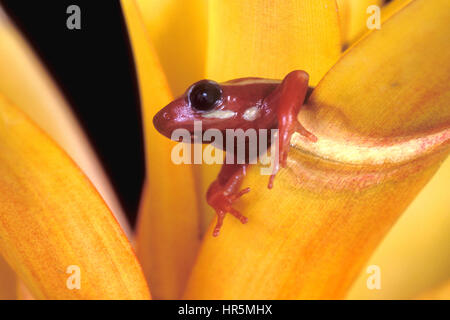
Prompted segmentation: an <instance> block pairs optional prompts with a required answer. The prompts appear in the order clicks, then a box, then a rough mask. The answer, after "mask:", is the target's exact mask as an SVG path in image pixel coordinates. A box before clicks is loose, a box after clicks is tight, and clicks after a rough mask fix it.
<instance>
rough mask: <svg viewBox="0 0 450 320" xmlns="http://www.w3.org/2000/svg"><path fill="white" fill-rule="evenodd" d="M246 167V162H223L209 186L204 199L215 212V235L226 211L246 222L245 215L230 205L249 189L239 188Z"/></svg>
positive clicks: (217, 233)
mask: <svg viewBox="0 0 450 320" xmlns="http://www.w3.org/2000/svg"><path fill="white" fill-rule="evenodd" d="M247 167H248V164H223V165H222V169H221V170H220V173H219V176H218V177H217V179H216V180H215V181H214V182H213V183H212V184H211V185H210V186H209V189H208V192H207V193H206V199H207V202H208V204H209V205H210V206H211V207H213V208H214V210H215V211H216V213H217V223H216V226H215V228H214V231H213V236H215V237H216V236H218V235H219V231H220V228H221V227H222V224H223V220H224V218H225V215H226V214H227V213H231V214H232V215H233V216H235V217H236V218H237V219H238V220H239V221H241V222H242V223H247V217H245V216H244V215H242V214H241V213H240V212H239V211H238V210H236V209H234V208H233V207H232V205H233V203H234V202H235V201H236V200H237V199H239V198H240V197H242V196H243V195H244V194H246V193H248V192H249V191H250V188H245V189H242V190H239V188H240V186H241V184H242V180H243V179H244V177H245V173H246V168H247Z"/></svg>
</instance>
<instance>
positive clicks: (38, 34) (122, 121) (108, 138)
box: [0, 0, 145, 223]
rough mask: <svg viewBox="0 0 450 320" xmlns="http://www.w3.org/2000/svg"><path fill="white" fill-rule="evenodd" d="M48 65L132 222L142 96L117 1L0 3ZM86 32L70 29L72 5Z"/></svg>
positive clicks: (140, 157) (139, 169)
mask: <svg viewBox="0 0 450 320" xmlns="http://www.w3.org/2000/svg"><path fill="white" fill-rule="evenodd" d="M0 4H1V5H2V7H3V8H4V9H5V10H6V12H7V13H8V15H9V16H10V17H11V18H12V19H13V21H14V22H15V23H16V25H17V26H18V27H19V29H20V30H21V31H22V33H23V34H24V35H25V37H26V38H27V40H28V42H29V43H30V44H31V45H32V47H33V48H34V50H35V52H36V53H37V54H38V56H39V57H40V58H41V60H42V61H43V62H44V64H45V65H46V67H47V69H48V70H49V72H50V73H51V75H52V76H53V78H54V80H55V81H56V83H57V84H58V85H59V87H60V89H61V91H62V92H63V94H64V95H65V97H66V99H67V101H68V102H69V104H70V105H71V107H72V108H73V110H74V112H75V114H76V115H77V117H78V119H79V121H80V123H81V124H82V126H83V128H84V130H85V132H87V134H88V137H89V138H90V141H91V143H92V145H93V147H94V148H95V150H96V152H97V154H98V156H99V158H100V160H101V162H102V164H103V166H104V168H105V170H106V172H107V173H108V175H109V177H110V180H111V181H112V184H113V186H114V188H115V190H116V193H117V195H118V196H119V199H120V201H121V203H122V205H123V207H124V209H125V211H126V213H127V215H128V216H129V219H130V221H131V222H132V223H134V221H135V218H136V211H137V207H138V203H139V197H140V190H141V186H142V183H143V180H144V176H145V168H144V154H143V138H142V125H141V115H140V105H139V93H138V88H137V80H136V75H135V69H134V63H133V58H132V52H131V47H130V44H129V40H128V35H127V31H126V26H125V21H124V18H123V16H122V12H121V7H120V2H119V1H118V0H106V1H105V0H95V1H93V0H71V1H65V0H58V1H54V0H39V1H30V0H0ZM72 4H75V5H78V6H79V7H80V8H81V30H69V29H67V27H66V20H67V18H68V17H69V14H67V13H66V10H67V7H68V6H69V5H72Z"/></svg>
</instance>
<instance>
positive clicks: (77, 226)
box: [0, 97, 150, 299]
mask: <svg viewBox="0 0 450 320" xmlns="http://www.w3.org/2000/svg"><path fill="white" fill-rule="evenodd" d="M0 176H1V179H0V193H1V194H2V197H0V252H1V253H2V255H3V256H4V257H5V260H6V261H7V262H8V263H9V265H10V266H11V267H12V268H13V269H14V271H15V272H16V273H17V274H18V276H19V277H20V278H21V279H22V280H23V281H24V283H25V285H26V286H27V287H28V289H29V290H30V292H31V293H32V295H33V296H34V297H35V298H37V299H148V298H150V293H149V290H148V288H147V284H146V282H145V279H144V275H143V273H142V271H141V268H140V265H139V263H138V261H137V259H136V257H135V256H134V253H133V250H132V248H131V245H130V243H129V242H128V240H127V238H126V236H125V234H124V233H123V231H122V229H121V228H120V226H119V224H118V223H117V221H116V219H114V216H113V215H112V214H111V212H110V211H109V209H108V207H107V206H106V204H105V202H104V201H103V199H102V198H101V197H100V195H99V194H98V193H97V191H96V190H95V189H94V187H93V186H92V184H91V183H90V181H89V180H88V179H87V177H86V176H85V175H84V174H83V173H82V172H81V171H80V170H79V169H78V167H77V166H76V165H75V164H74V163H73V162H72V160H71V159H70V158H69V157H68V156H67V155H66V154H65V153H64V152H63V151H62V150H61V149H60V148H59V147H57V145H56V144H55V143H54V142H53V141H51V140H50V139H49V138H48V136H47V135H45V134H44V133H43V132H42V131H41V130H40V129H39V128H37V127H36V126H35V125H34V124H33V123H31V121H30V120H29V119H28V118H27V117H26V116H25V115H24V114H23V113H22V112H20V111H19V110H18V109H17V108H15V107H13V106H12V105H11V104H10V103H8V102H7V100H5V98H3V97H0ZM71 276H75V277H76V278H73V279H72V278H70V277H71ZM72 280H73V281H74V283H75V287H72Z"/></svg>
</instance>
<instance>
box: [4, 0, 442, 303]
mask: <svg viewBox="0 0 450 320" xmlns="http://www.w3.org/2000/svg"><path fill="white" fill-rule="evenodd" d="M373 2H375V3H373ZM121 3H122V7H123V11H124V15H125V18H126V21H127V27H128V30H129V34H130V39H131V43H132V47H133V52H134V57H135V63H136V67H137V73H138V79H139V84H140V89H141V90H140V93H141V101H142V110H143V115H144V127H145V138H146V158H147V174H148V176H147V182H146V186H145V189H144V192H143V197H142V205H141V208H140V212H139V220H138V224H137V230H136V233H135V244H136V252H137V258H136V257H135V256H134V254H133V250H132V247H131V245H130V242H129V240H127V237H126V236H125V235H124V233H123V232H122V230H121V228H120V227H119V223H118V222H117V221H116V220H115V219H114V216H113V215H112V213H111V211H110V210H109V209H108V207H107V206H106V205H105V202H103V199H105V201H106V202H107V203H108V205H109V207H110V208H111V210H112V211H113V212H114V214H115V215H116V216H117V217H119V221H122V219H120V217H121V216H122V215H121V213H120V210H119V209H118V207H117V206H114V201H115V200H114V199H115V198H114V195H113V194H112V192H111V191H110V188H108V183H107V181H106V179H105V178H104V177H103V174H102V173H101V169H99V165H97V164H96V162H94V160H92V159H93V156H92V152H91V151H90V149H89V147H87V144H86V143H85V142H84V141H85V140H84V138H82V133H81V132H80V131H79V130H78V129H76V128H77V126H76V124H75V123H74V122H73V120H71V119H72V118H71V116H70V115H69V114H68V112H67V110H68V108H67V107H66V105H65V103H64V101H63V100H62V99H61V98H59V95H58V93H57V92H56V91H55V89H54V88H53V86H52V84H51V83H50V81H49V80H48V78H47V77H46V76H45V75H44V72H43V71H42V70H41V68H40V67H39V65H38V63H37V62H36V60H35V59H34V58H32V57H30V53H29V51H28V49H27V48H26V46H25V45H24V44H23V43H22V42H21V41H22V40H21V39H20V37H19V36H18V35H17V33H16V32H15V31H14V29H12V27H11V25H10V24H9V23H7V22H6V20H5V18H2V19H1V20H0V22H1V25H0V40H1V42H0V52H1V53H2V54H4V57H5V58H2V61H0V73H1V74H2V77H1V79H0V93H1V96H2V98H0V150H1V152H0V177H1V178H0V193H1V195H2V196H1V197H0V222H1V223H0V251H1V252H2V254H3V256H4V257H5V260H6V261H7V262H8V263H9V265H10V266H11V267H12V269H13V270H14V271H15V273H16V274H17V275H18V277H19V278H20V279H21V281H23V283H24V284H25V285H26V287H27V288H28V290H29V291H30V292H31V294H32V295H33V296H34V297H35V298H39V299H44V298H49V299H64V298H71V299H72V298H81V299H93V298H99V299H110V298H119V299H147V298H150V292H149V289H148V288H147V282H146V280H145V279H144V274H145V278H146V279H147V281H148V284H149V287H150V289H151V292H152V295H153V297H154V298H159V299H177V298H188V299H323V298H331V299H340V298H344V297H346V295H347V294H348V292H349V289H350V287H351V285H352V284H353V283H354V282H355V279H356V277H357V276H358V274H359V273H360V272H361V271H365V268H364V267H365V266H366V263H367V262H368V260H369V258H370V256H371V254H372V253H373V252H374V250H375V249H376V248H377V247H378V246H379V245H380V243H381V241H382V239H383V238H384V237H385V235H386V234H387V233H388V231H389V229H390V228H391V227H392V226H393V225H394V223H395V221H396V220H397V219H398V218H399V217H400V216H401V214H402V213H403V212H404V211H405V210H406V208H407V207H408V206H409V205H410V203H411V202H412V201H413V200H414V199H415V198H416V196H417V195H418V194H419V191H420V190H421V189H422V188H423V187H424V186H425V185H426V184H427V183H428V182H429V180H430V179H431V178H432V177H433V175H434V173H435V172H436V171H437V170H438V168H439V167H440V165H441V164H442V163H443V162H444V160H445V159H446V157H447V155H448V152H449V150H450V146H449V145H450V144H449V141H450V107H449V105H448V101H449V97H450V96H449V94H450V87H449V80H450V79H449V74H450V56H449V52H450V50H449V42H448V41H447V40H448V39H447V35H446V31H447V29H448V25H449V21H450V20H449V18H450V16H449V12H450V10H449V9H450V5H449V4H448V1H446V0H435V1H432V2H430V1H426V0H411V1H402V0H400V1H393V2H391V3H389V5H387V6H386V7H383V9H382V11H381V19H382V21H383V23H382V24H381V28H380V29H375V30H372V31H370V32H365V30H367V28H366V19H367V17H368V16H369V15H368V14H367V12H366V8H367V7H369V5H376V4H377V5H381V1H365V0H364V1H363V0H361V1H350V0H347V1H346V0H341V1H338V4H336V2H335V1H334V0H286V1H282V2H281V1H280V2H275V1H269V0H251V1H237V0H236V1H234V0H230V1H215V0H213V1H205V0H194V1H189V2H186V1H176V0H172V1H166V2H161V1H145V0H142V1H140V0H137V1H132V0H123V1H122V2H121ZM338 9H339V10H338ZM361 35H362V36H361ZM355 41H356V42H355ZM343 47H349V48H348V49H347V50H346V51H345V52H343V53H342V49H341V48H343ZM24 64H27V66H26V68H21V66H23V65H24ZM6 66H8V68H10V70H13V71H14V72H10V73H9V74H10V76H3V75H6V71H5V70H6ZM297 69H302V70H306V71H307V72H308V73H309V75H310V84H311V85H312V86H313V87H314V90H313V91H312V93H311V95H310V96H309V97H308V100H307V106H306V107H305V108H303V109H302V111H301V112H300V114H299V119H300V120H301V123H302V124H304V125H305V127H306V128H307V129H308V130H310V131H312V132H313V133H314V134H315V135H316V136H317V138H318V141H317V142H315V143H314V142H311V141H309V140H307V139H305V138H304V137H302V136H301V135H300V134H294V136H293V137H292V139H291V149H290V152H289V156H288V159H287V168H285V169H283V170H280V172H279V173H278V176H277V182H276V184H275V186H274V188H273V189H272V190H268V189H267V188H266V186H267V176H261V175H260V174H259V172H260V171H259V168H258V166H254V167H253V168H251V169H250V170H249V172H248V173H247V176H246V178H245V181H244V182H245V185H246V186H249V187H250V188H251V189H252V192H251V193H249V194H248V195H246V197H243V198H242V199H240V200H239V201H238V202H236V208H237V209H239V210H240V211H241V212H242V213H243V214H245V216H247V217H248V219H249V222H248V223H247V224H246V225H242V224H241V223H240V222H239V221H237V220H236V219H225V221H224V225H223V230H222V231H221V235H220V236H219V237H218V238H213V237H211V236H210V234H211V232H212V228H213V227H214V221H213V212H212V210H211V209H210V208H209V207H208V206H207V204H206V202H205V199H204V194H205V191H206V188H207V187H208V185H209V183H210V182H211V181H212V180H213V179H214V178H215V175H216V174H217V170H218V168H217V167H216V166H210V165H202V166H189V165H176V164H174V163H172V161H171V158H170V154H171V150H172V148H173V146H174V145H175V142H172V141H169V140H168V139H166V138H164V137H162V136H160V135H159V134H158V133H157V132H156V130H155V129H154V127H153V125H152V118H153V116H154V114H155V113H156V112H157V111H159V109H161V108H162V107H163V106H165V105H166V104H167V103H169V102H170V101H172V100H173V98H174V96H175V95H178V94H180V93H182V92H183V91H184V90H185V88H187V87H188V86H189V84H191V83H193V82H195V81H197V80H199V79H202V78H209V79H214V80H216V81H219V82H221V81H225V80H229V79H234V78H239V77H264V78H273V79H281V78H282V77H283V76H284V75H286V74H288V73H289V72H290V71H292V70H297ZM11 74H12V75H11ZM17 83H21V91H22V92H25V94H19V91H18V90H17ZM37 87H39V89H36V88H37ZM49 109H51V110H52V113H51V114H52V115H53V116H52V117H53V118H48V117H47V114H48V113H45V115H46V116H42V115H43V114H44V113H43V111H44V110H49ZM25 114H27V116H26V115H25ZM28 117H29V118H28ZM30 118H31V119H32V120H30ZM32 121H34V122H32ZM61 123H63V125H62V126H61ZM39 127H40V128H41V129H43V130H44V131H45V132H46V134H45V133H44V132H43V131H41V130H40V129H38V128H39ZM61 128H64V129H65V130H64V132H68V131H69V133H68V134H67V135H64V136H63V138H61V135H58V133H60V132H62V130H61ZM67 128H70V130H67ZM47 134H48V135H49V136H52V137H53V139H55V140H56V143H55V142H53V140H51V139H50V138H49V137H48V136H47ZM58 137H59V140H58V139H57V138H58ZM62 149H63V150H65V151H66V152H67V153H68V154H69V155H70V157H71V158H72V159H74V160H75V162H76V163H77V164H78V166H79V167H80V168H81V169H79V168H78V167H77V166H76V165H75V164H74V163H73V162H72V161H71V160H70V158H69V157H68V156H67V155H66V153H64V152H63V151H62ZM82 172H84V173H85V174H86V175H87V176H88V177H89V179H90V180H91V181H92V182H93V184H94V185H95V188H94V187H93V186H92V185H91V183H90V181H89V180H88V179H87V178H86V177H85V176H84V175H83V173H82ZM448 177H449V163H448V161H447V162H445V163H444V165H443V167H442V169H441V170H440V172H439V174H437V175H436V176H435V177H434V178H433V180H432V181H431V182H430V183H429V184H428V185H427V187H426V188H425V189H424V190H423V191H422V192H421V193H420V195H419V196H418V197H417V198H416V199H415V201H414V203H413V204H412V205H411V206H410V207H409V208H408V212H407V213H405V215H404V217H413V218H412V220H411V219H410V220H409V221H410V222H411V221H413V222H414V221H419V220H417V218H416V220H414V215H415V214H417V212H418V210H421V209H423V208H421V207H420V201H422V203H423V199H425V201H433V200H434V201H435V203H432V204H431V205H430V207H429V208H425V209H423V210H424V212H423V213H422V214H421V215H419V218H418V219H423V220H424V221H425V222H424V223H425V224H428V226H435V225H439V226H442V228H443V229H441V230H442V233H441V234H448V227H449V224H450V222H449V216H448V213H449V212H450V206H449V202H448V199H447V198H445V197H442V196H439V195H442V194H443V192H444V191H443V190H445V189H446V188H448ZM446 179H447V180H446ZM100 194H101V195H102V197H103V199H102V197H101V196H100ZM424 197H425V198H424ZM424 216H426V219H425V218H423V217H424ZM121 223H122V226H124V225H125V224H126V223H125V222H124V221H122V222H121ZM410 224H411V223H410ZM398 226H400V227H401V226H402V224H401V223H400V224H399V225H398ZM398 226H396V227H398ZM413 227H414V225H413ZM397 229H398V228H397ZM396 232H397V233H395V232H394V233H392V234H393V235H394V236H395V237H394V238H393V237H392V236H391V235H390V236H389V237H388V238H386V241H385V243H384V244H383V245H384V247H386V242H389V241H388V240H390V239H394V240H395V239H397V241H394V240H390V241H391V243H392V244H391V246H390V247H386V248H387V249H386V251H385V252H389V250H391V251H392V250H393V249H392V248H395V246H396V245H398V244H399V243H402V240H404V238H405V237H408V241H409V243H408V242H406V245H405V246H404V247H402V248H401V249H402V250H403V249H404V248H405V247H407V246H408V244H409V247H411V248H416V247H417V248H420V249H421V250H415V251H416V252H415V256H413V255H409V256H408V255H405V256H404V257H407V259H409V260H408V262H409V263H411V264H412V262H414V261H416V262H417V261H419V259H423V257H424V256H423V255H422V254H424V255H425V253H424V252H423V251H425V248H434V252H435V255H434V256H433V255H430V254H429V253H428V252H427V253H426V258H427V259H428V258H429V259H428V261H427V262H428V263H430V264H432V263H433V259H434V261H437V260H438V258H441V261H440V262H439V265H440V266H441V268H442V271H439V272H436V273H433V272H429V273H428V276H427V277H428V280H429V282H427V283H425V282H422V283H421V284H420V283H419V284H417V285H415V286H413V288H411V287H410V288H407V289H406V291H404V292H397V293H395V294H396V295H395V294H393V293H392V292H393V291H392V289H391V291H390V289H389V288H386V287H389V285H391V286H394V284H393V282H392V281H391V282H390V283H389V285H388V284H386V283H384V285H383V288H382V290H379V291H378V292H380V293H383V292H388V293H386V294H384V295H383V294H381V295H380V296H381V297H384V298H389V297H412V296H413V295H415V294H416V293H417V292H418V291H420V290H422V289H425V288H427V286H431V285H433V284H435V283H438V282H439V281H442V280H445V279H447V278H448V277H449V276H450V275H449V274H448V270H449V268H448V266H449V265H450V263H449V262H448V259H446V260H445V261H444V262H442V253H443V252H446V251H445V250H448V243H449V241H445V239H447V240H448V237H447V238H441V239H440V240H439V239H438V236H437V232H436V230H424V231H421V232H422V234H426V236H428V237H429V238H430V239H436V241H435V243H432V245H430V247H424V245H423V240H420V239H417V238H418V237H417V236H416V234H413V232H418V231H417V230H412V229H411V228H405V231H401V228H400V231H399V230H396ZM130 234H131V233H130ZM383 245H381V246H380V247H379V250H380V249H382V248H383ZM389 248H391V249H389ZM377 254H378V257H379V258H380V257H381V258H380V260H378V261H374V263H370V262H369V264H374V265H376V266H375V267H377V268H378V269H377V268H375V269H373V268H372V269H370V270H378V272H381V273H382V274H383V275H384V274H385V273H384V272H385V271H386V277H387V279H389V271H392V270H395V267H392V265H391V266H390V265H389V262H386V261H387V259H388V258H392V257H393V255H390V256H389V255H385V256H386V257H387V258H384V259H382V254H381V255H380V253H377ZM394 254H397V253H396V252H395V253H394ZM414 257H415V260H414ZM433 257H434V258H433ZM372 261H373V260H372ZM140 265H141V266H142V270H143V272H142V270H141V267H140ZM422 265H423V264H422ZM69 266H75V269H74V270H79V272H81V274H82V275H83V277H82V285H81V287H80V288H79V289H77V290H69V289H68V288H67V285H68V283H67V281H68V279H67V277H68V274H67V273H66V270H67V268H68V267H69ZM442 266H444V267H442ZM1 268H2V270H3V269H5V270H6V268H5V267H1ZM76 268H78V269H76ZM410 269H411V270H412V271H411V270H410V271H408V272H413V270H414V266H413V265H411V268H410ZM431 269H432V268H431ZM2 270H0V271H2ZM55 270H56V271H55ZM416 270H417V269H416ZM408 272H405V274H406V275H405V274H404V275H399V274H396V275H397V277H398V278H397V281H399V282H400V283H401V279H402V277H403V278H408ZM2 273H3V271H2ZM411 274H412V273H410V275H409V276H411ZM363 276H364V274H363ZM363 276H361V278H360V279H358V281H357V282H356V284H355V286H354V289H353V290H352V292H351V294H350V297H353V298H364V297H367V293H364V292H363V291H362V289H360V288H361V283H364V285H366V280H367V275H366V276H365V277H363ZM383 277H384V276H383ZM383 279H384V278H383ZM409 281H411V279H409ZM358 286H359V287H358ZM358 288H359V289H358ZM365 290H366V291H368V289H367V287H365ZM389 292H390V293H389ZM440 292H446V291H445V290H442V291H440ZM389 294H391V295H390V296H389Z"/></svg>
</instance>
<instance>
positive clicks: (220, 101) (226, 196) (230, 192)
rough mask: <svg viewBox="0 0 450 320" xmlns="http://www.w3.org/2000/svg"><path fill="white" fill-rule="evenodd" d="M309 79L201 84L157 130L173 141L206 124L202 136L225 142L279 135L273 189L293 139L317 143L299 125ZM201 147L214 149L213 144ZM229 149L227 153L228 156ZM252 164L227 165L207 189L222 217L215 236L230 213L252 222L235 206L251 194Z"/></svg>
mask: <svg viewBox="0 0 450 320" xmlns="http://www.w3.org/2000/svg"><path fill="white" fill-rule="evenodd" d="M308 79H309V76H308V74H307V73H306V72H305V71H301V70H295V71H292V72H290V73H289V74H288V75H286V77H285V78H284V79H283V80H281V81H280V80H270V79H263V78H241V79H235V80H231V81H227V82H224V83H220V84H219V83H217V82H214V81H211V80H201V81H199V82H196V83H194V84H193V85H191V86H190V87H189V89H188V90H187V91H186V93H185V94H184V95H182V96H181V97H179V98H178V99H176V100H174V101H173V102H171V103H170V104H168V105H167V106H166V107H165V108H163V109H162V110H161V111H159V112H158V113H157V114H156V115H155V117H154V118H153V124H154V126H155V128H156V129H157V130H158V131H159V132H160V133H161V134H163V135H165V136H166V137H168V138H171V136H172V132H173V131H174V130H176V129H186V130H188V131H189V132H190V133H191V135H193V134H194V122H196V121H201V124H202V131H203V132H204V131H206V130H207V129H211V128H213V129H218V130H220V131H221V132H222V133H223V135H224V136H225V131H226V130H227V129H243V130H244V131H245V130H248V129H254V130H259V129H278V139H279V141H278V158H279V163H276V164H275V166H274V169H273V172H272V175H271V176H270V179H269V185H268V187H269V189H270V188H272V185H273V180H274V177H275V175H276V173H277V172H278V170H279V166H280V165H281V167H285V166H286V159H287V155H288V151H289V147H290V139H291V136H292V134H293V133H294V132H296V131H297V132H299V133H300V134H302V135H303V136H305V137H307V138H308V139H309V140H311V141H313V142H315V141H317V138H316V136H314V135H313V134H312V133H310V132H309V131H307V130H306V129H305V128H304V127H303V126H302V125H301V124H300V123H299V122H298V120H297V115H298V113H299V111H300V108H301V107H302V105H303V103H304V101H305V97H306V94H307V92H308ZM201 142H202V143H211V141H209V140H208V141H203V140H202V141H201ZM269 143H270V141H269ZM223 146H224V147H225V146H226V143H224V144H223ZM219 147H220V146H219ZM224 147H222V149H223V150H224V151H225V152H229V150H225V148H224ZM234 151H235V150H234ZM249 162H250V159H249V158H248V157H246V158H245V162H244V163H240V164H239V163H237V161H234V162H233V163H224V164H223V165H222V169H221V170H220V173H219V175H218V177H217V179H216V180H215V181H214V182H213V183H212V184H211V185H210V187H209V189H208V192H207V195H206V198H207V202H208V204H209V205H210V206H212V207H213V208H214V210H215V211H216V213H217V223H216V226H215V228H214V232H213V236H217V235H218V234H219V231H220V228H221V226H222V224H223V219H224V217H225V214H226V213H231V214H232V215H233V216H235V217H236V218H237V219H239V220H240V221H241V222H242V223H247V218H246V217H245V216H243V215H242V214H241V213H240V212H239V211H238V210H236V209H234V208H233V203H234V202H235V201H236V200H237V199H239V198H240V197H241V196H242V195H244V194H246V193H247V192H249V191H250V189H249V188H245V189H242V190H240V187H241V183H242V180H243V178H244V177H245V174H246V169H247V167H248V166H249Z"/></svg>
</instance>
